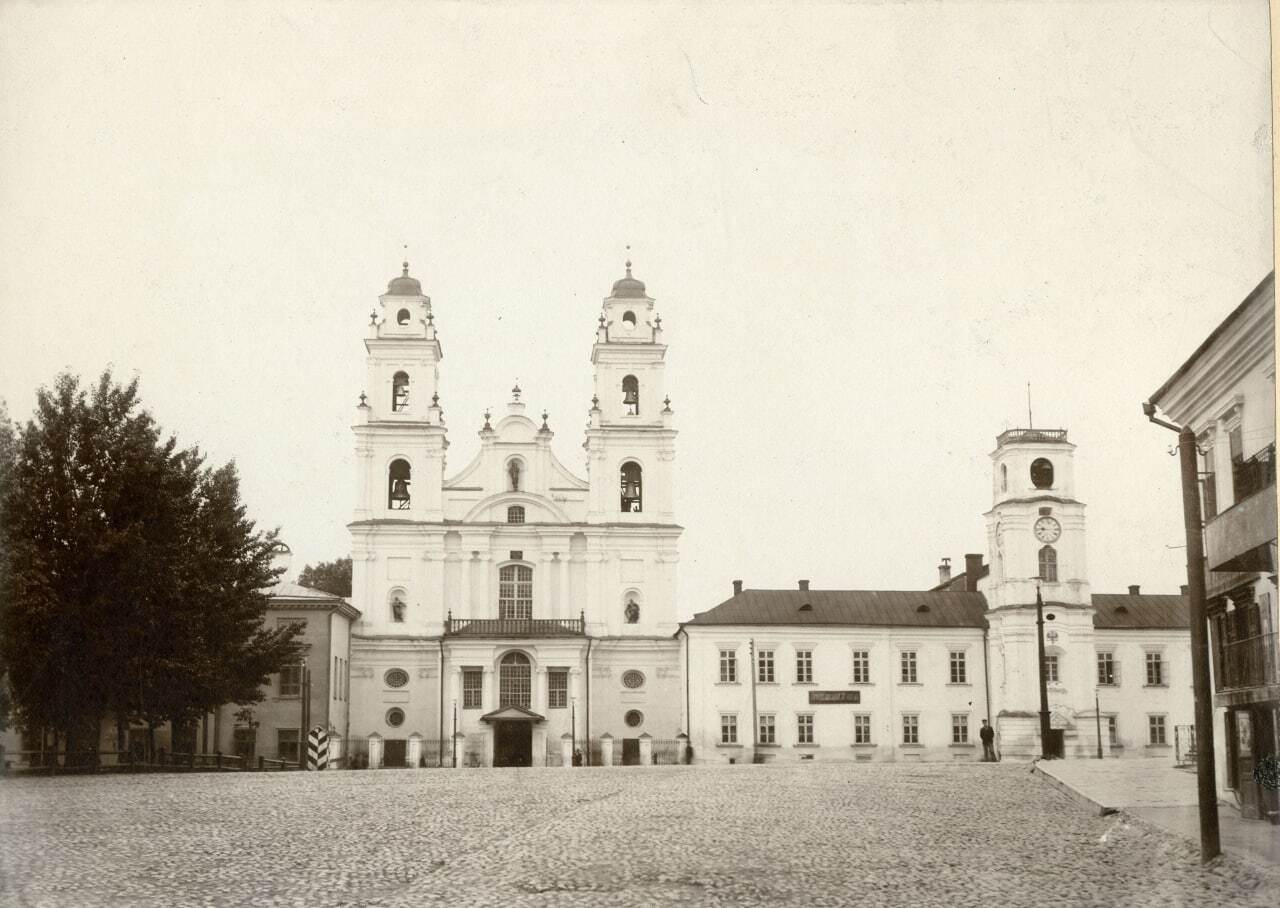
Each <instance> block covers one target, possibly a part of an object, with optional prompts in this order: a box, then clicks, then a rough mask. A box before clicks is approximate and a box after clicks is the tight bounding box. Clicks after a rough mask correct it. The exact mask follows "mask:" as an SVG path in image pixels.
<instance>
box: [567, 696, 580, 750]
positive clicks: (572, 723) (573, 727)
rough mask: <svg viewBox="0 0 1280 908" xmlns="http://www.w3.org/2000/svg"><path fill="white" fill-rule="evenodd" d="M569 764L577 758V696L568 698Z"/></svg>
mask: <svg viewBox="0 0 1280 908" xmlns="http://www.w3.org/2000/svg"><path fill="white" fill-rule="evenodd" d="M569 737H570V739H571V740H570V741H569V765H570V766H574V765H576V764H575V763H574V762H573V761H574V760H576V759H577V758H578V698H577V697H570V698H569Z"/></svg>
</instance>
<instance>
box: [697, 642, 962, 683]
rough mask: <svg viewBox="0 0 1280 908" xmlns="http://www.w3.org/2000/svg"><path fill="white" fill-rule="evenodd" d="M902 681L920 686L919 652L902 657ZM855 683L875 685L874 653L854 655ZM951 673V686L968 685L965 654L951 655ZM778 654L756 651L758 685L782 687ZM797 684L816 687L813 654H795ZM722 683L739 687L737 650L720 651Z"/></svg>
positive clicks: (855, 652)
mask: <svg viewBox="0 0 1280 908" xmlns="http://www.w3.org/2000/svg"><path fill="white" fill-rule="evenodd" d="M899 656H900V671H901V674H900V680H901V683H903V684H918V683H920V673H919V657H918V655H917V653H916V651H915V650H903V651H902V652H901V653H900V654H899ZM852 661H853V683H854V684H870V683H871V651H870V650H865V649H857V650H853V652H852ZM949 670H950V674H949V675H948V677H949V678H950V682H949V683H951V684H968V683H969V668H968V660H967V655H966V653H965V651H964V650H952V651H951V652H950V654H949ZM778 676H779V675H778V671H777V655H776V650H773V649H760V650H757V651H756V683H758V684H776V683H778ZM792 677H793V680H794V683H796V684H813V683H814V680H813V650H812V649H796V650H795V673H794V675H793V676H792ZM720 683H721V684H737V683H738V652H737V650H733V649H721V650H720Z"/></svg>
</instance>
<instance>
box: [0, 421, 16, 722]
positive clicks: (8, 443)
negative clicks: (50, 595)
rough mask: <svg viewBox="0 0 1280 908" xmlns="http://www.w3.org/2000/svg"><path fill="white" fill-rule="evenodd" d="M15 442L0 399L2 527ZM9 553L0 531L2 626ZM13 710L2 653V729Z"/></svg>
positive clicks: (0, 502)
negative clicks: (6, 488) (5, 492)
mask: <svg viewBox="0 0 1280 908" xmlns="http://www.w3.org/2000/svg"><path fill="white" fill-rule="evenodd" d="M15 444H16V441H15V438H14V431H13V422H12V420H10V419H9V408H8V407H7V406H6V405H5V402H4V401H3V400H0V528H3V527H4V525H5V519H4V490H5V484H6V483H7V481H8V477H9V471H10V470H11V469H12V466H13V450H14V446H15ZM7 554H8V547H7V546H6V545H4V537H3V534H2V533H0V626H2V625H3V616H4V608H5V603H6V602H8V601H9V593H8V590H9V582H8V557H7ZM11 710H12V705H11V701H10V697H9V677H8V671H7V670H6V667H5V662H4V655H3V653H0V731H3V730H5V729H6V728H8V727H9V725H10V712H11Z"/></svg>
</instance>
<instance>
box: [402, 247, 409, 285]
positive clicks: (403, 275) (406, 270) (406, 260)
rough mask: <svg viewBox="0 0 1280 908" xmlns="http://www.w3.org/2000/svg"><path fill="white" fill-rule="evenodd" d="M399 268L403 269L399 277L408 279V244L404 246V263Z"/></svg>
mask: <svg viewBox="0 0 1280 908" xmlns="http://www.w3.org/2000/svg"><path fill="white" fill-rule="evenodd" d="M401 267H402V268H404V271H403V273H402V274H401V276H402V277H408V276H409V244H408V243H405V244H404V262H402V263H401Z"/></svg>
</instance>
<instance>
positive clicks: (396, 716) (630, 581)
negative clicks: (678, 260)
mask: <svg viewBox="0 0 1280 908" xmlns="http://www.w3.org/2000/svg"><path fill="white" fill-rule="evenodd" d="M365 349H366V352H367V370H368V371H367V385H366V390H365V392H363V393H362V394H361V402H360V404H359V407H358V408H357V418H356V423H355V426H354V432H355V437H356V454H357V463H358V475H357V504H356V512H355V515H354V519H353V521H352V522H351V524H350V531H351V546H352V562H353V568H352V597H351V602H352V604H353V605H354V606H355V607H356V608H357V609H358V610H359V611H360V613H361V618H360V620H359V621H358V622H357V623H356V625H355V627H354V628H353V629H352V637H351V665H350V673H351V677H350V697H351V725H350V731H349V741H352V742H364V741H367V747H368V752H367V754H366V755H365V758H364V759H367V761H368V763H369V764H370V765H375V766H376V765H388V766H393V765H398V766H404V765H409V766H420V765H432V766H435V765H446V766H449V765H458V766H465V765H496V766H528V765H533V766H537V765H546V764H547V763H553V764H556V763H567V762H569V761H571V760H572V759H573V753H574V752H575V751H580V752H583V757H582V758H583V760H584V761H592V760H593V755H592V753H591V751H590V749H589V747H590V745H589V742H590V741H591V740H592V739H598V740H599V742H600V743H599V744H598V745H597V746H598V748H599V749H600V750H603V751H605V753H604V754H603V755H601V754H596V755H595V757H594V759H600V758H602V756H603V758H609V757H611V756H612V755H611V754H609V753H608V751H609V750H611V749H614V748H616V749H617V751H618V752H619V755H620V757H621V759H622V760H624V761H625V762H637V763H638V762H641V760H642V759H643V758H644V757H649V756H650V755H651V749H652V742H653V741H654V740H672V741H673V740H674V739H675V738H676V736H677V734H678V733H679V732H680V730H681V725H682V714H681V710H680V704H681V702H682V696H681V695H682V684H681V667H680V663H679V650H678V645H677V641H676V639H675V636H674V635H675V631H676V629H677V621H676V608H675V597H676V563H677V559H678V543H679V539H680V533H681V528H680V527H679V526H678V525H677V524H676V523H675V514H674V507H673V494H672V492H673V489H672V486H673V460H674V457H675V437H676V430H675V428H674V427H673V414H672V411H671V408H670V401H669V399H668V398H667V397H666V394H665V389H664V386H663V378H664V357H665V354H666V346H665V344H664V343H663V340H662V322H661V318H660V317H659V316H658V315H657V313H656V311H655V309H654V300H653V299H652V298H651V297H649V296H648V294H647V292H646V289H645V286H644V284H643V283H642V282H641V281H639V280H637V279H635V278H634V277H632V276H631V267H630V262H628V263H627V274H626V276H625V277H624V278H622V279H621V280H619V281H617V282H616V283H615V284H614V285H613V289H612V291H611V293H610V294H609V296H608V297H607V298H606V299H605V300H604V301H603V305H602V308H601V311H600V313H599V316H598V319H597V322H596V325H595V339H594V344H593V345H592V346H591V350H590V354H591V357H590V358H591V364H592V366H593V367H594V389H595V394H594V397H593V399H592V403H591V408H590V422H589V425H588V427H587V430H586V437H585V439H584V443H583V447H584V449H585V452H586V464H587V475H586V476H579V475H577V474H576V473H575V472H573V471H572V470H571V469H569V468H568V467H566V466H565V465H564V464H562V463H561V462H560V461H559V460H558V459H557V458H556V456H555V454H554V453H553V452H552V450H551V440H552V437H553V433H552V430H551V429H550V427H549V425H548V423H547V417H546V414H545V413H543V414H542V416H541V419H540V420H539V418H537V417H535V416H532V415H531V414H530V412H529V411H528V405H527V403H526V402H525V400H524V399H523V398H524V392H523V391H522V390H521V389H520V388H519V387H516V388H513V389H512V392H511V401H510V403H508V404H507V406H506V412H505V413H502V414H492V413H487V412H486V413H485V415H484V423H483V427H482V428H481V429H480V431H479V433H478V436H479V437H478V451H477V452H476V453H475V455H474V456H473V457H472V458H471V460H470V462H469V463H468V464H467V465H466V466H464V467H463V468H462V469H461V470H459V471H458V472H456V473H454V474H452V475H450V474H448V473H447V472H446V468H445V453H446V450H447V448H448V446H449V444H450V441H449V433H448V429H447V427H446V425H445V420H444V414H443V411H442V409H441V407H440V405H439V393H440V387H441V361H442V359H443V348H442V346H441V340H440V334H439V330H438V327H437V324H436V315H435V313H434V312H433V311H432V305H431V300H430V298H429V297H428V296H426V295H425V294H424V293H423V291H422V287H421V285H420V283H419V282H418V281H417V280H416V279H414V278H413V277H410V276H409V268H408V264H407V263H406V264H405V266H404V271H403V274H401V275H400V276H399V277H397V278H395V279H394V280H392V281H391V282H390V284H389V285H388V288H387V292H386V293H384V294H383V295H382V296H381V297H380V298H379V307H378V309H376V310H375V311H374V312H373V313H372V315H371V318H370V323H369V325H368V329H367V334H366V338H365ZM614 759H618V758H614Z"/></svg>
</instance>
